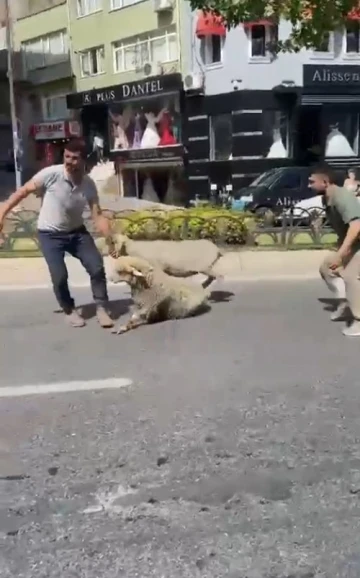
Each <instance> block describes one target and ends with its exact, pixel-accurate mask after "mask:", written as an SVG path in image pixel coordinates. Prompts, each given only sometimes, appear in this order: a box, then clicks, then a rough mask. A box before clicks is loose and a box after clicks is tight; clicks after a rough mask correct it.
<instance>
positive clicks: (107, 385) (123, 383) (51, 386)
mask: <svg viewBox="0 0 360 578" xmlns="http://www.w3.org/2000/svg"><path fill="white" fill-rule="evenodd" d="M131 384H132V380H131V379H128V378H127V377H115V378H110V379H95V380H89V381H63V382H59V383H44V384H41V385H40V384H39V385H19V386H16V385H14V386H12V387H0V397H23V396H26V395H42V394H52V393H75V392H77V391H97V390H101V389H120V388H122V387H128V386H129V385H131Z"/></svg>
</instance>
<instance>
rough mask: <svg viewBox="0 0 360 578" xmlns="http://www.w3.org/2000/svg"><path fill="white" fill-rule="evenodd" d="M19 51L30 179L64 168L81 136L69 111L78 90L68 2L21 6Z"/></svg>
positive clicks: (43, 0) (42, 0)
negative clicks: (58, 165) (65, 156)
mask: <svg viewBox="0 0 360 578" xmlns="http://www.w3.org/2000/svg"><path fill="white" fill-rule="evenodd" d="M14 18H16V20H15V25H14V46H15V50H16V51H17V52H19V53H20V54H21V67H20V70H19V72H18V76H17V80H18V88H17V95H18V102H17V112H18V116H19V118H20V122H21V133H22V142H23V150H24V154H23V159H24V160H23V172H24V178H26V177H27V176H28V174H31V173H32V172H33V171H34V170H36V169H38V168H40V167H41V166H44V165H46V164H51V163H54V162H59V161H60V159H61V156H62V151H63V148H64V144H65V143H66V142H67V141H68V139H69V138H72V137H73V136H77V135H79V134H80V126H79V124H78V123H77V122H76V120H75V119H74V118H73V117H72V114H71V111H69V110H68V108H67V105H66V95H67V94H68V93H69V92H72V91H73V90H74V89H75V78H74V74H73V70H72V61H71V48H70V46H71V38H70V34H69V30H68V20H69V16H68V6H67V2H66V1H64V0H38V1H37V2H33V1H31V0H21V1H19V2H18V3H17V7H16V13H14Z"/></svg>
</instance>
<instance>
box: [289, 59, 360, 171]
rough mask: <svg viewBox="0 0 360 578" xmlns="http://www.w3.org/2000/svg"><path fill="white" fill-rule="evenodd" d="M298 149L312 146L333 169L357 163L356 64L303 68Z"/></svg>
mask: <svg viewBox="0 0 360 578" xmlns="http://www.w3.org/2000/svg"><path fill="white" fill-rule="evenodd" d="M303 85H304V86H303V91H302V95H301V110H300V112H299V127H301V128H300V129H299V143H298V144H299V148H300V147H301V148H302V150H308V149H309V148H311V147H313V148H314V147H315V149H317V150H318V151H319V156H320V158H325V159H326V161H327V162H329V163H330V164H333V165H335V166H350V165H355V164H358V163H359V155H360V147H359V115H360V70H359V67H358V66H356V65H324V64H322V65H304V67H303Z"/></svg>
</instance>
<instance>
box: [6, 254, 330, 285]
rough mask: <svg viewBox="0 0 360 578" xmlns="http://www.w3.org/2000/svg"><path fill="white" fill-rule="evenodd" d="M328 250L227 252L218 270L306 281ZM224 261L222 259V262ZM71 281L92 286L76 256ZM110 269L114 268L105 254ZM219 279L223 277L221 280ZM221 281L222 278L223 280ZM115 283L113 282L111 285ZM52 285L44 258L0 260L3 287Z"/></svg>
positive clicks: (247, 277) (70, 262)
mask: <svg viewBox="0 0 360 578" xmlns="http://www.w3.org/2000/svg"><path fill="white" fill-rule="evenodd" d="M327 254H328V251H326V250H321V251H316V252H314V251H311V250H310V251H301V253H300V252H296V253H294V252H287V253H284V252H283V251H281V252H279V251H278V252H271V254H270V253H268V252H265V253H257V252H255V253H254V252H253V251H244V252H238V253H235V252H234V253H230V252H229V253H227V254H226V255H225V256H224V257H223V262H222V266H221V267H220V265H219V267H218V269H217V271H216V274H217V275H218V276H219V277H220V279H221V280H223V281H224V282H236V283H238V282H241V281H243V282H249V281H250V282H256V281H262V282H266V281H302V280H303V281H305V280H312V279H317V278H318V276H319V273H318V271H319V266H320V264H321V262H322V261H323V259H324V257H325V256H326V255H327ZM219 263H220V262H219ZM66 264H67V267H68V271H69V279H70V285H71V287H73V288H85V287H89V280H88V276H87V274H86V273H85V271H84V270H83V269H82V267H81V265H80V263H78V262H77V261H76V260H75V259H72V258H69V259H66ZM105 269H106V271H107V273H109V271H110V270H111V269H112V263H111V259H110V258H105ZM220 279H219V281H220ZM220 282H221V281H220ZM113 285H114V284H113V283H111V282H109V286H113ZM50 288H51V283H50V280H49V273H48V270H47V267H46V263H45V261H44V259H43V258H41V257H39V258H33V259H28V258H23V259H21V258H15V259H6V260H4V261H0V291H2V292H4V291H23V290H25V289H33V290H46V289H50Z"/></svg>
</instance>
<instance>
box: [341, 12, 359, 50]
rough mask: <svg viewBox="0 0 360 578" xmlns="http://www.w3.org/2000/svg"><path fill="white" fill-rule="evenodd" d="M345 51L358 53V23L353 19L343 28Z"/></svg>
mask: <svg viewBox="0 0 360 578" xmlns="http://www.w3.org/2000/svg"><path fill="white" fill-rule="evenodd" d="M345 52H346V54H357V55H358V54H359V52H360V24H359V21H357V20H353V21H351V22H348V24H347V25H346V30H345Z"/></svg>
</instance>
